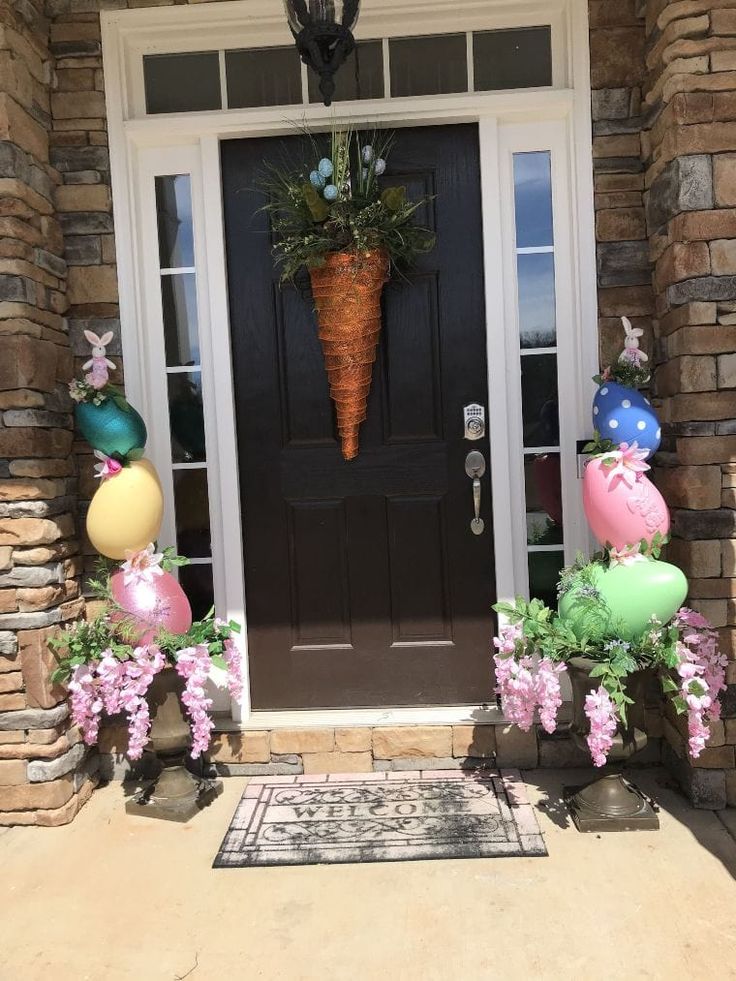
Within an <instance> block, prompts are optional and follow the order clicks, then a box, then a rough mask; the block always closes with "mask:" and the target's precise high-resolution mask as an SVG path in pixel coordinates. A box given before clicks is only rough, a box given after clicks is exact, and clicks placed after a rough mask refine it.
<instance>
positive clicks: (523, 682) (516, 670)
mask: <svg viewBox="0 0 736 981" xmlns="http://www.w3.org/2000/svg"><path fill="white" fill-rule="evenodd" d="M494 661H495V663H496V691H497V693H498V694H499V695H500V696H501V701H502V707H503V711H504V714H505V715H506V716H507V717H508V719H509V721H510V722H513V723H514V725H517V726H519V728H520V729H523V730H524V732H528V730H529V729H531V727H532V725H533V723H534V711H535V709H536V707H537V692H536V688H535V685H534V676H533V675H532V672H531V668H532V665H533V663H534V662H533V661H532V659H531V657H529V656H525V657H521V658H519V660H516V658H514V657H501V655H500V654H496V655H495V656H494Z"/></svg>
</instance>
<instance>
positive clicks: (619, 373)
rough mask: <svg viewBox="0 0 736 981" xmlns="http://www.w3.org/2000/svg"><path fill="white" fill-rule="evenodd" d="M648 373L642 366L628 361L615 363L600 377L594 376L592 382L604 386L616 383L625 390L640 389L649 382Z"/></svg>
mask: <svg viewBox="0 0 736 981" xmlns="http://www.w3.org/2000/svg"><path fill="white" fill-rule="evenodd" d="M649 378H650V372H649V369H648V368H646V367H645V366H644V365H637V364H634V363H633V362H632V361H629V360H628V359H624V360H623V361H615V362H614V363H613V364H612V365H610V367H608V368H606V369H605V371H603V372H602V373H601V374H600V375H594V377H593V381H594V382H595V383H596V385H604V384H605V383H606V382H608V381H611V382H616V384H617V385H623V386H624V387H625V388H641V387H642V386H643V385H646V383H647V382H648V381H649Z"/></svg>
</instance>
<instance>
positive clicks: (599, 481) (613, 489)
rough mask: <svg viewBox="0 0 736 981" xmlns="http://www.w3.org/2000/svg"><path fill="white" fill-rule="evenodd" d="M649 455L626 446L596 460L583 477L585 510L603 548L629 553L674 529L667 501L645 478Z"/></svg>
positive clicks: (590, 463) (624, 444)
mask: <svg viewBox="0 0 736 981" xmlns="http://www.w3.org/2000/svg"><path fill="white" fill-rule="evenodd" d="M646 455H647V452H645V451H641V450H638V448H637V446H636V443H632V444H631V446H630V447H629V446H628V445H627V444H626V443H622V444H621V446H620V447H619V449H618V450H617V451H614V452H611V453H608V454H605V455H601V456H598V457H594V458H593V459H592V460H590V462H589V463H588V464H587V466H586V468H585V475H584V477H583V508H584V509H585V516H586V518H587V519H588V523H589V524H590V527H591V528H592V530H593V534H594V535H595V537H596V538H597V539H598V541H599V542H600V543H601V545H607V544H608V545H612V546H613V547H614V548H615V549H617V550H619V551H621V550H626V549H627V547H628V546H634V547H635V548H638V545H639V542H641V541H642V540H644V541H646V542H648V543H649V544H651V542H652V539H653V538H654V537H655V535H657V534H659V535H661V536H665V535H667V534H668V533H669V530H670V516H669V511H668V509H667V505H666V504H665V502H664V498H663V497H662V495H661V494H660V493H659V491H658V490H657V488H656V487H655V486H654V484H653V483H652V482H651V480H649V478H648V477H646V476H645V471H646V470H648V469H649V466H648V464H646V463H645V462H644V460H643V457H644V456H646Z"/></svg>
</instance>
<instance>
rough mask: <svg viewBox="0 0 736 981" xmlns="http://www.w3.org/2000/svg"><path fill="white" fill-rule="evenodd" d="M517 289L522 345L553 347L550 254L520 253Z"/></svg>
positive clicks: (553, 314) (553, 294) (553, 262)
mask: <svg viewBox="0 0 736 981" xmlns="http://www.w3.org/2000/svg"><path fill="white" fill-rule="evenodd" d="M516 272H517V277H518V289H519V334H520V336H521V346H522V348H525V347H553V346H554V344H555V340H556V337H555V333H556V332H555V258H554V255H553V254H552V253H551V252H531V253H526V252H524V253H522V254H521V255H517V257H516Z"/></svg>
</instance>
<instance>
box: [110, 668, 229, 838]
mask: <svg viewBox="0 0 736 981" xmlns="http://www.w3.org/2000/svg"><path fill="white" fill-rule="evenodd" d="M183 692H184V681H183V679H182V678H180V677H179V675H178V674H177V673H176V671H174V670H173V668H166V669H165V670H163V671H161V672H159V674H157V675H156V677H155V678H154V679H153V682H152V684H151V687H150V688H149V690H148V704H149V709H150V713H151V720H152V721H151V738H150V745H151V748H152V749H153V752H154V753H155V754H156V757H157V759H158V761H159V763H160V766H161V770H160V773H159V775H158V776H157V777H156V779H155V780H153V781H152V782H151V783H150V784H149V785H148V786H147V787H145V788H144V789H143V790H142V791H141V792H140V793H139V794H136V796H135V797H133V798H132V799H131V800H129V801H128V802H127V804H126V805H125V809H126V811H127V812H128V814H137V815H143V816H145V817H157V818H163V819H164V820H167V821H188V820H189V819H190V818H192V817H194V815H195V814H197V813H198V812H199V811H200V810H201V809H202V808H203V807H206V806H207V805H208V804H210V803H211V802H212V801H213V800H214V799H215V797H217V795H218V794H220V793H222V781H221V780H208V779H204V778H197V777H195V776H193V775H192V774H191V773H190V772H189V770H187V768H186V766H185V757H186V751H187V748H188V746H189V725H188V723H187V721H186V718H185V717H184V712H183V709H182V702H181V696H182V693H183Z"/></svg>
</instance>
